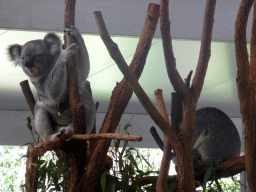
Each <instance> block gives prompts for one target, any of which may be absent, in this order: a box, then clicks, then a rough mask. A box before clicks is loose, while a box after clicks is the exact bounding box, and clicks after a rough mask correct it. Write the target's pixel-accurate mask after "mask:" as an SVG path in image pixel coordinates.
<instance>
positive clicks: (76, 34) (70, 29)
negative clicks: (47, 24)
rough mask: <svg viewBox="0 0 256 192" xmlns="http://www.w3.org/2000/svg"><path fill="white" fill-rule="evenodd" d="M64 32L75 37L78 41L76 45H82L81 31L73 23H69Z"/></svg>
mask: <svg viewBox="0 0 256 192" xmlns="http://www.w3.org/2000/svg"><path fill="white" fill-rule="evenodd" d="M65 32H66V33H67V34H68V35H70V36H72V37H74V38H75V39H76V42H77V43H78V45H82V44H83V37H82V35H81V33H80V32H79V31H78V29H77V28H76V27H75V26H74V25H70V26H69V27H68V28H66V29H65Z"/></svg>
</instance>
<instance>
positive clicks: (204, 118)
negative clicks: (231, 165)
mask: <svg viewBox="0 0 256 192" xmlns="http://www.w3.org/2000/svg"><path fill="white" fill-rule="evenodd" d="M181 128H182V123H181V124H180V129H181ZM150 131H151V134H152V136H153V137H154V139H155V141H156V142H157V144H158V145H159V147H160V148H161V149H162V150H163V141H162V140H161V138H160V137H159V135H158V134H157V132H156V130H155V128H153V129H151V130H150ZM240 152H241V140H240V137H239V133H238V131H237V128H236V126H235V125H234V123H233V122H232V120H231V119H230V118H229V117H228V116H227V115H226V114H225V113H224V112H223V111H221V110H219V109H217V108H214V107H205V108H201V109H199V110H197V111H196V126H195V136H194V144H193V165H194V168H195V169H197V168H200V167H203V166H211V164H212V163H214V164H220V163H222V162H224V161H226V160H227V159H229V158H231V157H236V156H239V155H240ZM171 159H172V161H173V162H174V164H175V165H176V166H178V161H177V157H176V154H175V153H173V154H172V156H171Z"/></svg>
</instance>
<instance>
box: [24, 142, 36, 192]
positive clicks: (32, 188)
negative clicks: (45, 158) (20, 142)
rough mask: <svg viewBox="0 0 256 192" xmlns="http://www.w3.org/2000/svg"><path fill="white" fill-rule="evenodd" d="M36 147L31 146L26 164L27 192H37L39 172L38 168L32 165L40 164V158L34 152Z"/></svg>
mask: <svg viewBox="0 0 256 192" xmlns="http://www.w3.org/2000/svg"><path fill="white" fill-rule="evenodd" d="M34 150H35V148H34V146H29V147H28V150H27V162H26V176H25V177H26V191H29V192H37V184H38V172H37V168H36V167H35V166H33V165H32V163H36V164H38V156H37V155H36V153H35V152H34Z"/></svg>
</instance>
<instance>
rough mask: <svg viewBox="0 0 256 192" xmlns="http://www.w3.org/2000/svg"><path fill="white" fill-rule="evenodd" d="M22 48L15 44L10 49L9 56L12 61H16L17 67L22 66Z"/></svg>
mask: <svg viewBox="0 0 256 192" xmlns="http://www.w3.org/2000/svg"><path fill="white" fill-rule="evenodd" d="M21 49H22V46H21V45H18V44H15V45H11V46H9V47H8V53H9V54H8V55H9V59H10V60H11V61H14V65H15V66H17V65H19V64H20V54H21Z"/></svg>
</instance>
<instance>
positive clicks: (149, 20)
mask: <svg viewBox="0 0 256 192" xmlns="http://www.w3.org/2000/svg"><path fill="white" fill-rule="evenodd" d="M97 15H98V12H95V13H94V16H95V19H96V22H97V23H98V25H100V24H101V23H100V22H99V20H98V17H97ZM158 18H159V5H156V4H150V5H149V8H148V12H147V17H146V20H145V24H144V27H143V29H142V34H141V37H140V39H139V43H138V46H137V49H136V52H135V55H134V58H133V60H132V63H131V65H130V69H131V70H132V71H133V73H134V75H135V76H136V78H139V77H140V75H141V72H142V70H143V67H144V65H145V61H146V58H147V55H148V52H149V49H150V47H151V42H152V38H153V36H154V32H155V29H156V25H157V21H158ZM100 35H102V34H100ZM131 96H132V89H131V88H130V87H129V84H128V82H127V81H126V80H125V79H123V80H122V81H121V82H120V83H118V85H117V86H116V87H115V89H114V91H113V93H112V96H111V99H110V104H109V107H108V111H107V114H106V116H105V119H104V121H103V124H102V127H101V129H100V133H114V132H115V130H116V128H117V126H118V124H119V121H120V119H121V116H122V114H123V111H124V110H125V108H126V106H127V104H128V102H129V100H130V98H131ZM109 146H110V141H109V140H99V141H97V144H96V147H95V150H94V152H93V154H92V157H91V160H90V163H89V164H88V166H87V170H86V175H83V178H82V179H84V180H85V181H86V182H87V185H86V187H85V188H84V191H90V192H91V191H93V189H94V187H95V186H96V185H97V180H98V179H99V177H100V168H99V167H101V165H102V162H104V159H105V157H106V155H107V151H108V148H109Z"/></svg>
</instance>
